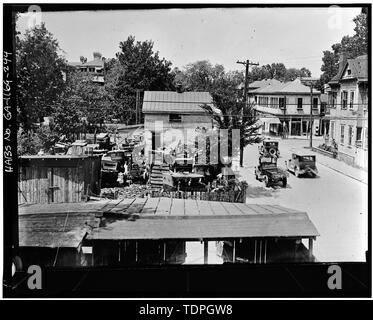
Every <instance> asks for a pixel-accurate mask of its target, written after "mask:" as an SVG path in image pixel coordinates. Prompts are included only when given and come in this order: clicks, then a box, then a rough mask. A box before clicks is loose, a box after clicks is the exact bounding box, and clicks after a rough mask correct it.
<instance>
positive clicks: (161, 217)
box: [19, 198, 319, 247]
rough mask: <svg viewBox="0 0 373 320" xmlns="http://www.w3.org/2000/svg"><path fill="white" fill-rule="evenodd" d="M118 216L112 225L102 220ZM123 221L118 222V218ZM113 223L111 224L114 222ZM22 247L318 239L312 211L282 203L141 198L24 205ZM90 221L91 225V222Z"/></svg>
mask: <svg viewBox="0 0 373 320" xmlns="http://www.w3.org/2000/svg"><path fill="white" fill-rule="evenodd" d="M107 213H110V214H114V215H113V216H111V219H109V220H107V223H106V225H103V226H102V227H98V224H97V221H96V220H97V219H96V218H95V217H100V216H102V215H105V214H107ZM115 217H117V218H115ZM108 221H109V222H108ZM19 222H20V245H21V246H39V247H56V246H63V247H77V246H78V245H79V244H80V243H81V240H82V239H83V237H84V236H85V234H86V232H88V231H90V229H87V226H95V228H94V229H93V230H91V231H90V233H89V234H88V235H87V239H95V240H104V239H113V240H119V239H186V240H187V239H191V240H196V239H200V238H205V239H223V238H245V237H299V238H307V237H316V236H318V235H319V233H318V231H317V230H316V228H315V226H314V225H313V223H312V222H311V220H310V219H309V218H308V215H307V213H305V212H301V211H298V210H294V209H289V208H285V207H281V206H278V205H256V204H244V203H230V202H218V201H202V200H193V199H171V198H136V199H123V200H109V201H97V202H87V203H64V204H49V205H25V206H21V207H20V215H19ZM85 222H87V225H86V224H85Z"/></svg>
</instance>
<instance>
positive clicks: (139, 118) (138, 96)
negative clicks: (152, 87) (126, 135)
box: [136, 89, 141, 124]
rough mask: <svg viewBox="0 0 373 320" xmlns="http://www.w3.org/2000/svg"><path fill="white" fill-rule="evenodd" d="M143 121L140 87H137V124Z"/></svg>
mask: <svg viewBox="0 0 373 320" xmlns="http://www.w3.org/2000/svg"><path fill="white" fill-rule="evenodd" d="M140 122H141V112H140V89H136V124H139V123H140Z"/></svg>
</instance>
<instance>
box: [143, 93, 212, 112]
mask: <svg viewBox="0 0 373 320" xmlns="http://www.w3.org/2000/svg"><path fill="white" fill-rule="evenodd" d="M203 104H210V105H212V97H211V95H210V93H209V92H182V93H178V92H174V91H145V92H144V101H143V107H142V112H143V113H179V114H190V113H195V114H204V113H205V110H203V109H202V108H201V105H203Z"/></svg>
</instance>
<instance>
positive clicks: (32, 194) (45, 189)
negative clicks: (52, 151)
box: [18, 155, 101, 204]
mask: <svg viewBox="0 0 373 320" xmlns="http://www.w3.org/2000/svg"><path fill="white" fill-rule="evenodd" d="M100 167H101V160H100V157H99V156H74V155H43V156H22V157H20V158H19V175H18V203H19V204H23V203H28V204H30V203H61V202H80V201H84V200H85V199H86V196H88V195H98V194H100Z"/></svg>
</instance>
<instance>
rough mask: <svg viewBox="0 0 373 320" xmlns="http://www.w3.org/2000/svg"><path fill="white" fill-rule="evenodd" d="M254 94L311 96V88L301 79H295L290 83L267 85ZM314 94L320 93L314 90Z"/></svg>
mask: <svg viewBox="0 0 373 320" xmlns="http://www.w3.org/2000/svg"><path fill="white" fill-rule="evenodd" d="M251 92H252V93H253V92H254V93H257V94H261V93H268V94H271V93H273V94H276V93H278V94H307V95H308V94H310V87H308V86H306V85H304V84H303V83H302V82H301V80H300V79H295V80H294V81H289V82H285V83H284V82H279V83H274V84H270V85H267V86H265V87H263V88H259V89H256V90H253V91H251ZM313 93H314V94H319V93H320V91H317V90H315V89H313Z"/></svg>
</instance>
